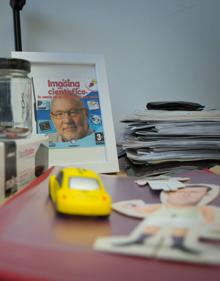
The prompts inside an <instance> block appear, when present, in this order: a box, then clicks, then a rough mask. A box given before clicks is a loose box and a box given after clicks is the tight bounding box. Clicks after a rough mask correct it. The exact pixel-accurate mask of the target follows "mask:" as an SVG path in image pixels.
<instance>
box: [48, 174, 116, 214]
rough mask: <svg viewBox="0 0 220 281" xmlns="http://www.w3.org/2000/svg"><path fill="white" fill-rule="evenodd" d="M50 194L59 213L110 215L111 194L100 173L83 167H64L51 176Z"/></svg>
mask: <svg viewBox="0 0 220 281" xmlns="http://www.w3.org/2000/svg"><path fill="white" fill-rule="evenodd" d="M49 196H50V198H51V199H52V201H53V203H54V204H55V207H56V210H57V212H59V213H64V214H72V215H85V216H109V215H110V213H111V208H112V200H111V196H110V195H109V194H108V193H107V192H106V191H105V189H104V186H103V183H102V181H101V178H100V177H99V175H98V174H97V173H96V172H94V171H92V170H86V169H81V168H63V169H62V170H60V171H59V172H58V174H57V175H52V176H50V180H49Z"/></svg>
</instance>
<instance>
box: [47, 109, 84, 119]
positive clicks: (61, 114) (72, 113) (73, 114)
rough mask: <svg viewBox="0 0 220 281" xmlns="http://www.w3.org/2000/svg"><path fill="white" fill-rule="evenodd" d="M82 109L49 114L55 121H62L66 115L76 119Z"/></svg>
mask: <svg viewBox="0 0 220 281" xmlns="http://www.w3.org/2000/svg"><path fill="white" fill-rule="evenodd" d="M82 110H83V108H81V109H73V110H67V111H57V112H55V113H53V112H51V114H52V115H53V116H54V118H56V119H64V118H65V115H66V114H67V115H68V116H70V117H76V116H78V115H79V114H80V113H81V111H82Z"/></svg>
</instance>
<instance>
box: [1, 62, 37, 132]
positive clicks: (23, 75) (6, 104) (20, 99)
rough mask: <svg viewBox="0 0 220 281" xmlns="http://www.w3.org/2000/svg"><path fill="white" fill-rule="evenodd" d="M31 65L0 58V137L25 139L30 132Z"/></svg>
mask: <svg viewBox="0 0 220 281" xmlns="http://www.w3.org/2000/svg"><path fill="white" fill-rule="evenodd" d="M30 69H31V64H30V62H29V61H27V60H23V59H14V58H0V137H1V138H19V137H26V136H28V135H29V134H30V133H31V132H32V80H31V78H29V77H28V74H29V73H30Z"/></svg>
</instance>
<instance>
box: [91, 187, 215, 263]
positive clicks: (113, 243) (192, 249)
mask: <svg viewBox="0 0 220 281" xmlns="http://www.w3.org/2000/svg"><path fill="white" fill-rule="evenodd" d="M193 186H194V187H188V188H186V190H185V191H184V192H182V190H181V194H179V192H180V190H178V191H175V192H168V193H167V196H166V197H165V198H164V200H166V202H165V203H164V204H150V205H149V204H145V203H144V202H143V201H141V200H130V201H122V202H117V203H114V204H113V209H114V210H116V211H118V212H120V213H122V214H125V215H128V216H133V217H139V218H141V217H142V218H145V219H144V221H143V222H141V223H140V224H139V225H138V226H137V227H136V228H135V229H134V230H133V231H132V233H131V234H130V235H128V236H119V237H113V238H99V239H98V240H97V241H96V243H95V245H94V248H95V249H97V250H102V251H110V252H115V253H124V254H129V255H140V256H150V257H156V258H163V259H172V260H181V261H185V262H195V263H207V264H209V263H210V264H220V247H219V246H218V245H217V246H216V245H210V244H209V243H205V242H204V241H203V242H202V241H200V239H202V238H205V239H207V241H212V240H213V239H214V240H219V241H220V208H218V207H214V206H205V205H202V206H197V205H198V204H199V203H200V202H201V200H202V199H204V198H208V199H205V200H204V201H203V202H206V203H208V202H209V201H210V200H213V198H212V199H211V197H210V195H209V193H208V192H207V190H208V188H205V187H204V185H203V186H202V187H201V186H200V187H197V190H195V189H196V187H195V185H193ZM205 189H206V190H205ZM216 189H217V188H216ZM174 193H175V194H174Z"/></svg>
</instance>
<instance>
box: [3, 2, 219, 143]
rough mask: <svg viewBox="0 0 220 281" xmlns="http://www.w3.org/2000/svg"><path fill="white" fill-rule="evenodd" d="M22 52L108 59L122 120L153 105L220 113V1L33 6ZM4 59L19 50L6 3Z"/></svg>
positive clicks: (24, 14) (26, 17) (24, 21)
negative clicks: (188, 104) (190, 104)
mask: <svg viewBox="0 0 220 281" xmlns="http://www.w3.org/2000/svg"><path fill="white" fill-rule="evenodd" d="M26 2H27V3H26V5H25V6H24V8H23V10H22V11H21V28H22V43H23V44H22V45H23V51H44V52H80V53H83V52H85V53H101V54H104V56H105V61H106V69H107V75H108V82H109V89H110V98H111V104H112V111H113V118H114V124H115V130H116V136H117V139H118V140H119V139H120V135H121V129H122V128H123V126H122V125H121V124H120V122H119V120H120V119H121V118H123V117H124V116H126V115H128V114H130V113H132V112H134V110H135V109H141V108H142V109H143V108H145V105H146V103H147V102H149V101H152V100H188V101H195V102H199V103H201V104H203V105H206V106H208V107H211V108H216V107H217V108H220V95H219V92H220V16H219V13H220V1H219V0H62V1H61V0H27V1H26ZM0 38H1V45H0V57H5V56H10V52H11V51H12V50H14V34H13V17H12V9H11V7H10V6H9V0H0Z"/></svg>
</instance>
